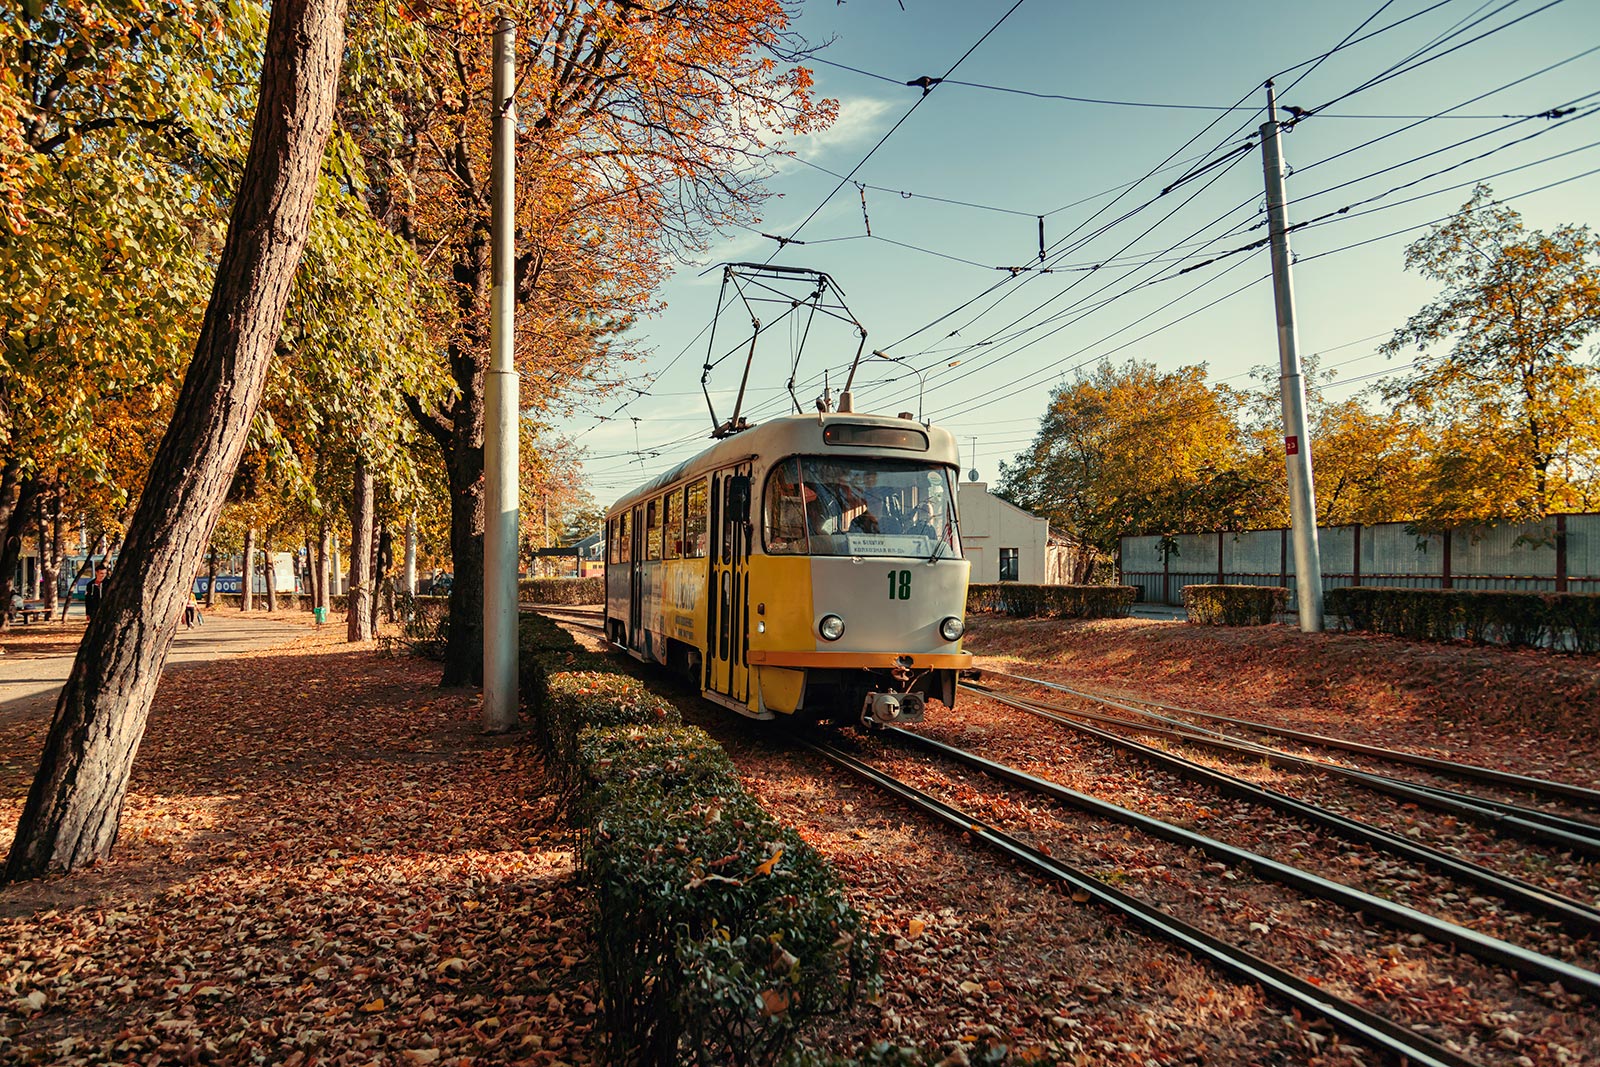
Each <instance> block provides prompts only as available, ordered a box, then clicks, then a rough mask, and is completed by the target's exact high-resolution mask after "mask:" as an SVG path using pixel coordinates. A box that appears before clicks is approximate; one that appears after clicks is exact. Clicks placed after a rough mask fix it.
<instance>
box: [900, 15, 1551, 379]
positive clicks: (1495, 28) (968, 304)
mask: <svg viewBox="0 0 1600 1067" xmlns="http://www.w3.org/2000/svg"><path fill="white" fill-rule="evenodd" d="M1549 6H1554V5H1544V8H1539V10H1546V8H1549ZM1499 10H1502V8H1498V10H1496V14H1498V11H1499ZM1536 13H1538V11H1534V13H1530V14H1536ZM1523 18H1526V16H1523ZM1515 21H1520V19H1515ZM1515 21H1512V22H1506V24H1502V26H1498V27H1494V29H1493V30H1490V32H1498V30H1499V29H1504V26H1510V24H1514V22H1515ZM1480 22H1482V19H1480ZM1469 29H1470V27H1469ZM1485 35H1486V34H1485ZM1480 37H1482V35H1478V37H1477V38H1480ZM1477 38H1474V40H1477ZM1467 43H1472V42H1470V40H1467V42H1462V43H1461V45H1456V48H1464V46H1466V45H1467ZM1451 51H1454V48H1451ZM1416 66H1421V64H1416ZM1398 72H1400V74H1405V72H1406V69H1400V70H1398ZM1530 77H1531V75H1530ZM1242 110H1245V109H1242ZM1323 117H1326V115H1323ZM1558 155H1560V154H1558ZM1547 158H1549V157H1547ZM1525 166H1528V165H1525ZM1302 170H1304V168H1302ZM1512 170H1522V168H1512ZM1579 178H1581V176H1579ZM1426 179H1427V178H1426V176H1424V178H1422V179H1418V181H1426ZM1574 179H1576V178H1574ZM1408 184H1414V182H1408ZM1518 195H1523V194H1518ZM1016 214H1029V213H1026V211H1016ZM1422 226H1427V224H1422ZM1410 229H1419V227H1408V230H1410ZM1408 230H1397V232H1408ZM1379 240H1381V238H1379ZM1362 243H1370V242H1362ZM1323 254H1328V253H1323ZM1006 282H1008V280H1000V282H998V283H997V285H995V286H986V290H984V291H982V293H984V294H989V293H992V291H994V290H995V288H998V286H1003V285H1006ZM981 296H982V294H981ZM981 296H978V298H973V299H974V301H978V299H981ZM971 302H973V301H968V302H966V306H968V307H970V306H971ZM909 338H910V334H909V336H907V339H909ZM902 341H904V339H902ZM957 350H960V349H957ZM930 386H933V382H931V381H930Z"/></svg>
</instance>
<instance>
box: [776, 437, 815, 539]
mask: <svg viewBox="0 0 1600 1067" xmlns="http://www.w3.org/2000/svg"><path fill="white" fill-rule="evenodd" d="M812 496H813V499H815V494H814V493H813V494H812ZM766 508H767V522H766V530H767V551H768V552H770V553H772V554H773V555H804V554H805V553H806V552H807V547H806V507H805V502H804V500H803V499H802V497H801V486H800V461H799V460H798V459H788V460H785V461H784V462H782V463H780V464H779V465H778V466H776V467H773V468H772V473H771V474H769V475H767V496H766Z"/></svg>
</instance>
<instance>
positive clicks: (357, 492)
mask: <svg viewBox="0 0 1600 1067" xmlns="http://www.w3.org/2000/svg"><path fill="white" fill-rule="evenodd" d="M372 512H373V490H372V468H371V467H370V466H368V465H367V458H366V457H365V456H360V455H358V456H356V473H355V485H354V491H353V492H352V493H351V495H350V588H349V589H348V591H347V594H346V596H345V639H346V640H348V641H370V640H372V607H371V603H372Z"/></svg>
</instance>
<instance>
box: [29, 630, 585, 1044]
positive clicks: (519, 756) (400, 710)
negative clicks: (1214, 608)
mask: <svg viewBox="0 0 1600 1067" xmlns="http://www.w3.org/2000/svg"><path fill="white" fill-rule="evenodd" d="M437 677H438V668H437V666H435V665H433V664H429V663H426V662H424V661H420V660H413V659H406V658H385V657H380V656H379V655H378V654H377V653H376V652H374V651H373V650H372V649H371V648H370V647H361V648H354V649H352V648H351V647H350V646H346V645H344V644H342V643H341V642H339V641H338V639H337V637H336V635H335V633H334V632H333V631H332V629H329V630H325V631H322V632H320V633H309V632H308V634H307V636H306V637H305V638H303V639H300V640H298V641H296V642H294V644H293V645H292V646H291V647H288V648H284V649H279V650H273V651H266V652H258V653H248V654H244V655H241V656H235V657H231V658H229V659H228V660H226V661H223V662H218V663H212V664H205V665H197V666H193V667H188V668H186V669H183V670H178V671H173V672H170V673H169V674H168V675H167V676H166V678H164V680H163V682H162V685H161V688H160V691H159V694H158V696H157V699H156V704H155V708H154V711H153V714H152V716H151V720H150V727H149V731H148V732H147V734H146V736H145V739H144V743H143V745H142V746H141V749H140V752H139V758H138V761H137V764H136V766H135V771H134V780H133V784H132V787H131V789H130V791H129V795H128V801H127V806H126V809H125V811H124V813H123V819H122V830H121V838H120V841H119V843H118V846H117V851H116V855H115V856H114V858H113V859H111V860H110V861H108V862H105V863H102V864H100V865H98V866H97V867H95V868H93V869H91V870H87V871H82V872H78V873H75V874H72V875H70V876H65V877H58V878H50V879H46V880H42V881H38V882H30V883H23V884H19V885H15V886H11V887H8V888H6V889H4V890H0V1062H5V1063H77V1062H115V1063H155V1062H161V1063H201V1062H203V1063H241V1064H242V1063H287V1064H309V1063H322V1064H339V1063H363V1064H366V1063H374V1062H389V1063H400V1064H408V1063H417V1064H428V1063H487V1062H516V1063H529V1064H544V1063H571V1064H578V1063H589V1062H594V1054H593V1053H592V1052H591V1041H590V1035H591V1031H592V1026H593V1023H594V1018H595V1012H596V1005H595V1003H594V1000H593V997H594V988H593V985H592V983H591V982H590V980H589V977H588V967H587V961H588V959H589V956H590V948H589V942H588V932H587V930H588V928H587V920H586V914H587V913H586V908H585V904H584V901H583V899H582V897H581V894H580V892H579V888H578V885H577V882H576V878H575V874H574V870H573V862H574V860H573V853H572V851H571V842H570V840H569V838H568V837H567V835H566V832H565V829H564V825H563V823H562V821H561V820H560V819H559V817H558V812H557V810H556V806H555V800H554V797H553V796H552V795H551V794H549V793H548V792H547V791H546V789H545V785H544V777H543V772H542V768H541V766H540V765H539V762H538V760H537V758H536V757H535V756H534V754H533V751H532V749H531V747H530V743H529V742H528V741H527V740H526V739H525V738H524V737H520V736H513V737H511V738H498V739H497V738H488V737H484V736H482V735H481V734H480V733H479V732H478V728H477V697H476V695H475V694H469V693H464V692H460V691H449V690H440V689H438V688H436V686H435V682H436V681H437ZM47 725H48V723H47V722H46V721H45V720H43V719H33V720H30V721H26V722H20V723H14V724H12V725H10V726H7V727H4V728H0V848H7V847H9V844H10V840H11V835H12V832H13V829H14V827H15V824H16V820H17V817H18V814H19V813H20V811H21V807H22V801H23V799H24V797H25V796H26V792H27V789H28V785H29V783H30V781H31V777H32V772H33V768H34V761H35V760H36V758H37V753H38V752H39V750H40V748H41V746H42V744H43V739H44V732H45V729H46V727H47Z"/></svg>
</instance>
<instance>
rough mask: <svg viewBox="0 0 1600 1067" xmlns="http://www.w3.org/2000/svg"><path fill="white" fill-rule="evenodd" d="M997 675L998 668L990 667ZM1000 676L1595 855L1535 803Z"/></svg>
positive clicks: (1584, 837) (1587, 836)
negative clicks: (1297, 750) (1302, 752)
mask: <svg viewBox="0 0 1600 1067" xmlns="http://www.w3.org/2000/svg"><path fill="white" fill-rule="evenodd" d="M989 673H994V674H999V673H1001V672H989ZM1004 676H1005V677H1013V678H1019V679H1021V680H1023V681H1028V682H1031V683H1033V684H1035V685H1040V686H1043V687H1045V688H1047V689H1055V690H1059V691H1061V692H1065V693H1068V694H1070V695H1072V696H1076V697H1079V698H1080V699H1083V700H1090V701H1093V702H1095V703H1097V704H1103V705H1105V706H1106V707H1111V708H1117V709H1119V710H1121V711H1126V712H1128V713H1130V714H1133V715H1138V716H1141V717H1143V718H1145V719H1149V720H1152V721H1153V722H1157V723H1164V724H1166V725H1167V726H1168V727H1169V729H1167V730H1162V729H1159V728H1156V727H1152V726H1149V725H1146V724H1144V723H1138V722H1129V721H1128V720H1126V719H1119V718H1116V717H1114V716H1095V715H1092V714H1091V713H1089V712H1080V711H1078V710H1075V709H1067V708H1058V709H1057V710H1059V711H1062V712H1064V713H1066V714H1069V715H1074V716H1081V717H1084V718H1089V719H1093V720H1094V721H1098V722H1104V723H1107V724H1109V725H1113V726H1118V727H1120V728H1122V729H1129V730H1137V731H1140V732H1143V733H1153V734H1162V735H1165V736H1168V737H1174V738H1177V739H1179V740H1185V741H1191V742H1194V743H1196V744H1202V745H1208V746H1210V747H1213V748H1218V749H1222V750H1225V751H1231V752H1239V753H1243V754H1245V755H1249V756H1254V757H1257V758H1260V759H1266V760H1269V761H1271V762H1274V763H1276V764H1278V765H1279V766H1282V767H1293V768H1295V769H1298V770H1304V771H1309V772H1312V773H1317V774H1330V775H1334V776H1336V777H1340V778H1345V779H1348V780H1350V781H1354V782H1358V783H1360V784H1362V785H1365V786H1367V787H1368V788H1370V789H1375V790H1378V791H1379V792H1383V793H1388V794H1390V795H1392V796H1398V797H1401V798H1403V799H1405V800H1409V801H1411V802H1412V803H1414V804H1419V805H1422V806H1424V807H1430V808H1435V809H1437V810H1440V811H1446V812H1450V813H1451V814H1455V815H1461V816H1464V817H1466V818H1469V819H1473V820H1476V821H1477V822H1480V823H1483V824H1485V825H1487V826H1491V827H1494V828H1496V829H1500V830H1504V831H1506V832H1508V833H1510V834H1512V835H1514V836H1520V837H1532V838H1537V839H1539V840H1542V841H1546V842H1548V843H1550V844H1555V845H1559V846H1561V847H1562V848H1566V849H1571V850H1572V851H1574V852H1580V853H1582V854H1584V855H1586V856H1591V857H1596V858H1600V828H1597V827H1595V826H1593V825H1592V824H1590V823H1585V822H1581V821H1579V820H1573V819H1567V818H1565V817H1564V816H1560V815H1554V814H1552V813H1550V812H1546V811H1540V810H1539V809H1537V808H1526V807H1521V806H1519V805H1515V804H1506V803H1505V802H1503V801H1490V800H1487V799H1486V798H1483V797H1479V796H1477V795H1475V794H1471V793H1457V792H1452V791H1450V790H1447V789H1440V788H1437V787H1435V786H1427V785H1423V784H1422V783H1420V782H1411V781H1407V780H1406V779H1403V778H1394V777H1391V776H1389V775H1385V774H1378V773H1376V772H1374V771H1363V770H1359V769H1357V768H1354V767H1346V766H1344V765H1342V764H1338V763H1330V762H1328V761H1327V760H1319V759H1315V758H1313V757H1310V756H1296V755H1294V754H1293V753H1291V752H1285V751H1283V750H1282V749H1277V748H1272V747H1270V746H1267V745H1263V744H1260V743H1259V742H1255V741H1248V740H1244V739H1241V738H1236V737H1233V736H1231V735H1229V734H1225V733H1223V732H1221V731H1220V730H1213V729H1209V728H1207V727H1204V726H1197V725H1195V724H1194V723H1190V722H1184V721H1183V720H1181V719H1174V718H1171V717H1170V716H1167V715H1162V714H1160V713H1158V712H1154V711H1150V710H1149V709H1147V708H1141V707H1136V706H1135V705H1132V704H1127V703H1124V702H1122V701H1119V700H1116V699H1114V698H1111V697H1104V696H1096V695H1093V694H1086V693H1082V692H1080V691H1078V690H1075V689H1071V688H1069V687H1067V686H1061V685H1056V684H1055V683H1053V682H1042V681H1039V680H1037V679H1031V678H1027V679H1022V678H1021V676H1020V675H1004Z"/></svg>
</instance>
